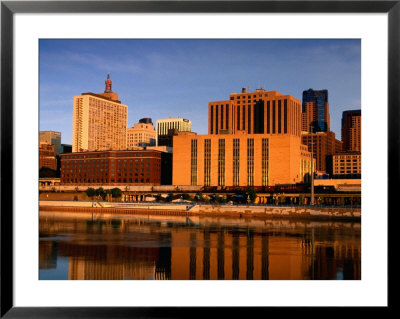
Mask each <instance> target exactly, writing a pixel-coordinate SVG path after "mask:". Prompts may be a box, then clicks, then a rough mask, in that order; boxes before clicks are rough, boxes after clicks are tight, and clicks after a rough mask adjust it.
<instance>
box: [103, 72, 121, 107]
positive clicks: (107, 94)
mask: <svg viewBox="0 0 400 319" xmlns="http://www.w3.org/2000/svg"><path fill="white" fill-rule="evenodd" d="M104 83H105V86H106V87H105V90H104V93H99V95H101V96H103V97H105V98H107V99H110V100H111V101H118V102H120V101H119V100H118V94H117V93H115V92H113V91H112V88H111V87H112V81H111V80H110V73H107V80H105V81H104Z"/></svg>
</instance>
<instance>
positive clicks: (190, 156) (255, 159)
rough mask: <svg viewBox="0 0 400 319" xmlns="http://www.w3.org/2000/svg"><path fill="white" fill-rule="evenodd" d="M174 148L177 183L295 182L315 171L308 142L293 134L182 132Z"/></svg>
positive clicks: (175, 181)
mask: <svg viewBox="0 0 400 319" xmlns="http://www.w3.org/2000/svg"><path fill="white" fill-rule="evenodd" d="M173 151H174V156H173V181H172V183H173V185H205V186H270V185H271V186H272V185H276V184H294V183H297V182H302V181H303V180H304V178H305V177H306V175H309V174H310V172H311V154H310V152H308V151H307V146H305V145H303V144H301V138H300V137H299V136H295V135H290V134H282V135H273V134H246V133H245V132H242V133H237V134H218V135H211V134H210V135H197V134H195V133H188V132H186V133H179V135H177V136H174V150H173Z"/></svg>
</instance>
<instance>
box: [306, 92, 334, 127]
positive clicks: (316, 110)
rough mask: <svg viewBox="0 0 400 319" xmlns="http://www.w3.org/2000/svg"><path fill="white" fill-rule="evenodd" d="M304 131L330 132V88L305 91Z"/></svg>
mask: <svg viewBox="0 0 400 319" xmlns="http://www.w3.org/2000/svg"><path fill="white" fill-rule="evenodd" d="M302 113H303V127H302V129H303V131H307V132H310V131H311V127H312V128H313V130H312V131H313V132H329V103H328V90H319V91H317V90H313V89H308V90H306V91H303V104H302Z"/></svg>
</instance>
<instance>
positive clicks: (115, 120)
mask: <svg viewBox="0 0 400 319" xmlns="http://www.w3.org/2000/svg"><path fill="white" fill-rule="evenodd" d="M127 118H128V107H127V106H126V105H124V104H122V103H121V101H119V100H118V94H117V93H115V92H112V91H111V80H110V79H109V75H108V76H107V80H106V89H105V91H104V93H100V94H94V93H82V94H81V95H80V96H74V106H73V127H72V151H73V152H82V151H101V150H121V149H126V129H127Z"/></svg>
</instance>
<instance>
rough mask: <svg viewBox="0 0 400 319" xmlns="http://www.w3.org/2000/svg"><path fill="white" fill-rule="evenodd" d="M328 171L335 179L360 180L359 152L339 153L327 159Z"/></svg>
mask: <svg viewBox="0 0 400 319" xmlns="http://www.w3.org/2000/svg"><path fill="white" fill-rule="evenodd" d="M329 162H330V163H329V164H328V167H329V171H330V173H331V174H332V175H333V176H335V177H343V178H345V177H348V178H350V177H351V178H357V177H358V178H361V152H341V153H337V154H333V155H332V156H330V157H329Z"/></svg>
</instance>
